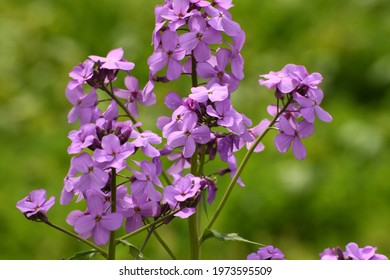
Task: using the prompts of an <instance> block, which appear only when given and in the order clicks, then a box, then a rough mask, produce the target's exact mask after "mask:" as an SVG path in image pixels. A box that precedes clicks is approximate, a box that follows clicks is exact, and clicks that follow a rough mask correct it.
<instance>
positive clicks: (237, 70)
mask: <svg viewBox="0 0 390 280" xmlns="http://www.w3.org/2000/svg"><path fill="white" fill-rule="evenodd" d="M244 42H245V33H244V31H241V32H240V33H239V34H238V35H237V36H235V37H233V45H232V46H231V45H230V44H228V45H229V46H230V47H231V53H230V55H231V70H232V74H233V75H234V76H235V77H236V78H237V79H239V80H242V79H243V78H244V59H243V58H242V56H241V54H240V51H241V49H242V46H243V45H244Z"/></svg>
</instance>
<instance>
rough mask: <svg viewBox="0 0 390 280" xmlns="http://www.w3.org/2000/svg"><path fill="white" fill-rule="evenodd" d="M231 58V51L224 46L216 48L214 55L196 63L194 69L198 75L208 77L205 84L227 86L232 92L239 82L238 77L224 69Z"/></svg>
mask: <svg viewBox="0 0 390 280" xmlns="http://www.w3.org/2000/svg"><path fill="white" fill-rule="evenodd" d="M230 60H231V51H230V50H228V49H225V48H220V49H218V50H217V53H216V56H215V57H214V56H212V57H211V58H210V59H209V60H208V61H206V62H200V63H198V64H197V67H196V71H197V73H198V75H199V77H201V78H203V79H209V80H208V82H207V86H208V87H210V86H212V85H214V84H220V85H222V86H227V87H228V89H229V92H234V91H235V90H236V89H237V87H238V84H239V79H238V78H237V77H235V76H234V75H233V74H229V73H228V72H227V71H226V67H227V65H228V63H229V62H230Z"/></svg>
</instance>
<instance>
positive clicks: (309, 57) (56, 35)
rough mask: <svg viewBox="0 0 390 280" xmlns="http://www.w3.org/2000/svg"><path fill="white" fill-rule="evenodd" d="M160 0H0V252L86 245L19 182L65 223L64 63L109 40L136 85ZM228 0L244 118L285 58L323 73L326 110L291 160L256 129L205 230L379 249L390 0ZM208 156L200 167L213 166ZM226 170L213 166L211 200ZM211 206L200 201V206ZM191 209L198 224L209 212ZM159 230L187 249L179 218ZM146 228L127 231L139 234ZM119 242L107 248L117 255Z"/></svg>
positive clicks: (279, 243)
mask: <svg viewBox="0 0 390 280" xmlns="http://www.w3.org/2000/svg"><path fill="white" fill-rule="evenodd" d="M158 3H162V0H161V1H160V0H153V1H152V0H149V1H144V0H132V1H128V0H114V1H108V0H103V1H98V2H96V1H67V0H58V1H54V0H32V1H21V0H3V1H1V2H0V11H1V17H0V42H1V44H0V73H1V74H0V131H1V132H2V133H1V137H0V147H1V148H0V154H1V160H0V181H1V182H2V184H1V186H0V199H1V202H2V203H0V227H1V230H0V239H1V240H2V242H0V259H61V258H67V256H72V255H74V254H75V252H78V251H85V250H86V249H87V248H86V247H85V246H84V245H83V244H81V243H80V242H77V241H75V240H72V239H71V238H69V237H68V236H63V235H62V234H61V233H59V232H55V231H53V230H52V229H49V228H47V227H46V226H45V225H44V224H42V223H31V222H30V221H27V220H26V219H25V217H24V216H23V215H22V214H21V213H19V211H18V210H17V209H16V208H15V204H16V202H17V201H18V200H19V199H21V198H23V197H24V196H25V195H26V194H27V193H28V192H29V191H30V190H31V189H33V188H39V187H44V188H46V189H47V192H48V195H49V196H51V195H55V196H56V198H57V204H56V205H55V206H54V207H53V209H51V210H50V212H49V213H48V214H49V218H50V219H51V220H52V221H53V222H55V223H56V224H63V225H64V226H67V225H66V224H65V218H66V216H67V214H68V213H69V212H70V211H71V210H72V209H73V208H74V206H75V205H76V206H77V207H79V205H78V204H76V203H72V204H71V205H67V206H61V205H59V203H58V201H59V196H60V192H61V188H62V182H63V178H64V176H65V175H66V173H67V172H68V168H69V161H70V156H68V155H67V154H66V149H67V146H68V145H69V143H70V142H69V140H68V139H67V138H66V136H67V134H68V132H69V131H70V130H71V129H73V128H74V126H72V125H69V124H67V123H66V116H67V113H68V111H69V109H70V105H69V104H68V102H67V100H66V98H65V95H64V89H65V87H66V83H67V81H68V76H67V75H68V72H69V71H70V70H71V69H72V67H74V66H75V65H76V64H78V63H79V62H81V61H83V60H84V59H85V58H86V57H87V56H88V55H90V54H95V55H105V54H106V53H107V52H108V51H109V50H110V49H113V48H116V47H119V46H121V47H123V48H124V50H125V56H126V58H127V59H128V60H130V61H133V62H135V63H136V68H135V70H134V71H133V74H134V75H135V76H137V77H138V78H139V80H140V85H142V84H143V83H144V82H145V81H146V80H147V79H148V69H147V65H146V59H147V57H148V56H149V55H150V54H151V52H152V47H151V45H150V40H151V32H152V30H153V25H154V18H153V17H154V11H153V7H154V6H155V5H156V4H158ZM234 3H235V7H234V8H233V9H232V10H231V11H232V14H233V18H234V19H235V20H236V21H237V22H239V23H240V24H241V26H242V28H243V29H244V30H245V32H246V35H247V43H246V44H245V46H244V49H243V53H242V55H243V57H244V59H245V74H246V77H245V79H244V80H243V81H242V84H241V86H240V87H239V90H238V91H237V92H236V93H235V94H234V96H233V102H235V104H236V105H235V107H236V108H237V110H239V111H242V112H244V113H245V114H246V115H247V116H248V117H250V118H251V119H252V120H253V122H254V124H256V123H258V122H259V121H260V120H261V119H262V118H264V117H266V116H267V114H266V106H267V104H269V103H270V102H273V98H272V93H271V92H270V91H268V90H266V89H264V88H260V87H259V86H258V84H257V80H258V75H259V74H264V73H267V72H268V71H270V70H279V69H281V67H283V65H285V64H287V63H295V64H303V65H305V66H306V67H307V69H308V70H309V71H310V72H315V71H317V72H321V73H322V74H323V76H324V92H325V95H326V99H325V101H324V104H323V107H324V108H325V109H326V110H327V111H329V112H330V113H331V114H332V115H333V118H334V121H333V122H332V123H330V124H320V123H318V124H316V129H317V131H316V133H315V134H314V135H313V137H311V138H310V139H307V140H306V141H305V144H306V145H307V150H308V158H307V159H306V160H304V161H302V162H301V161H297V160H295V158H293V156H292V155H291V153H287V154H285V155H281V154H279V153H278V152H277V151H276V150H275V148H274V147H273V140H272V137H269V136H268V137H266V139H265V140H264V144H265V145H266V150H265V151H264V152H263V153H261V154H256V155H254V156H253V158H252V159H251V161H250V162H249V164H248V166H247V169H246V170H245V171H244V173H243V175H242V179H243V181H244V182H245V184H246V187H245V188H239V187H237V188H236V189H235V190H234V191H233V193H232V196H231V199H230V200H229V201H228V205H227V208H226V211H225V212H224V213H223V214H222V215H221V217H220V219H219V220H218V221H217V223H216V224H215V225H214V228H215V229H217V230H218V231H221V232H237V233H238V234H239V235H240V236H245V237H247V238H248V239H250V240H255V241H257V242H260V243H264V244H273V245H275V246H276V247H278V248H280V249H281V250H282V251H283V252H284V253H285V255H286V258H288V259H318V253H320V252H321V251H322V250H323V249H324V248H326V247H334V246H337V245H340V246H344V245H345V244H346V243H347V242H349V241H355V242H357V243H358V244H359V245H361V246H364V245H368V244H370V245H373V246H377V247H378V252H379V253H383V254H385V255H390V241H389V239H388V238H387V236H388V232H389V228H390V219H388V217H389V214H390V203H389V202H388V197H390V188H389V187H390V186H389V183H388V182H389V180H388V168H389V166H390V148H389V144H390V130H389V125H388V124H389V122H390V113H389V110H388V108H389V105H390V56H389V49H390V36H388V35H387V34H390V21H389V16H388V15H389V14H390V2H389V1H388V0H345V1H339V0H316V1H303V0H275V1H255V0H240V1H238V0H236V1H234ZM189 83H190V82H189V81H188V80H187V79H186V78H183V79H182V81H179V82H175V83H173V84H172V85H158V88H157V92H156V93H157V98H158V101H159V102H162V100H163V97H164V95H165V94H166V93H167V92H168V91H177V92H178V93H182V94H187V93H188V92H189ZM140 113H141V114H140V116H141V117H140V121H142V122H143V123H144V125H145V127H147V128H148V129H155V120H156V118H157V116H159V115H162V114H167V113H168V110H167V109H166V108H163V106H159V105H156V106H154V107H152V108H143V109H142V110H141V112H140ZM143 113H144V114H143ZM270 136H272V135H270ZM240 156H242V154H240V155H239V158H240ZM213 167H215V169H214V170H211V172H210V173H212V172H214V171H217V168H218V167H217V166H215V165H213ZM206 168H207V166H206ZM226 176H228V175H226ZM226 176H225V177H222V178H218V190H219V192H218V194H217V200H219V199H220V198H221V194H222V193H223V191H224V189H225V188H226V186H227V183H228V178H227V177H226ZM216 202H218V201H216ZM81 208H83V206H81ZM214 210H215V205H212V206H210V207H209V208H208V214H209V215H208V216H211V213H213V211H214ZM202 219H203V220H202V221H203V222H204V224H206V223H207V219H208V217H206V216H204V217H202ZM68 228H69V229H71V227H70V226H68ZM158 231H159V233H160V235H161V236H162V237H163V238H164V240H165V241H166V242H167V243H168V244H169V245H170V246H171V247H172V250H173V251H175V252H178V254H177V256H178V257H179V258H187V257H188V250H187V246H188V244H187V243H186V241H185V238H183V236H186V235H187V229H186V224H185V223H183V222H182V221H181V220H178V219H175V220H174V221H172V222H171V224H169V225H168V226H167V227H162V228H159V229H158ZM144 237H145V236H139V237H135V238H132V239H131V240H129V242H131V244H137V245H139V244H142V238H144ZM152 240H155V239H153V237H152ZM205 245H207V246H205V247H203V248H202V257H203V258H205V259H244V258H245V257H246V255H247V254H249V253H250V252H254V251H256V250H257V246H256V245H251V244H244V243H241V242H229V243H225V242H219V241H214V240H212V239H211V240H209V241H208V242H207V243H205ZM121 247H122V246H118V255H119V257H123V258H127V257H128V253H127V250H126V249H124V250H123V251H124V252H122V251H121V250H122V249H123V248H121ZM143 253H144V254H145V256H147V257H148V258H150V259H154V258H159V257H161V256H162V258H168V257H169V256H166V254H165V252H164V250H163V249H162V248H161V246H160V245H159V244H158V242H150V244H149V243H148V246H147V247H146V248H145V250H144V251H143Z"/></svg>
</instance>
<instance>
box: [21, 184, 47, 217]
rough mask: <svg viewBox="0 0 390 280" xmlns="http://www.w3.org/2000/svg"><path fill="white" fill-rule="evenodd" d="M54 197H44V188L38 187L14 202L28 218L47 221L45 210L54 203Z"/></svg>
mask: <svg viewBox="0 0 390 280" xmlns="http://www.w3.org/2000/svg"><path fill="white" fill-rule="evenodd" d="M54 203H55V197H54V196H52V197H50V198H49V199H48V200H47V199H46V190H45V189H38V190H33V191H31V192H30V193H29V194H28V196H26V197H25V198H23V199H21V200H19V201H18V202H17V203H16V208H18V209H19V210H20V211H21V212H22V213H23V214H24V215H25V216H26V218H27V219H29V220H33V221H43V222H46V221H47V217H46V212H47V211H48V210H49V209H50V208H51V207H52V206H53V205H54Z"/></svg>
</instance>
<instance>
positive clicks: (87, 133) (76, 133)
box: [68, 123, 96, 154]
mask: <svg viewBox="0 0 390 280" xmlns="http://www.w3.org/2000/svg"><path fill="white" fill-rule="evenodd" d="M68 138H69V139H70V140H71V141H72V143H71V144H70V146H69V147H68V154H77V153H80V152H81V151H82V150H83V149H84V148H87V147H89V146H91V145H92V144H93V143H94V140H95V138H96V126H95V125H94V124H91V123H89V124H85V125H83V126H82V127H81V128H80V129H79V130H72V131H71V132H69V134H68Z"/></svg>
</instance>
